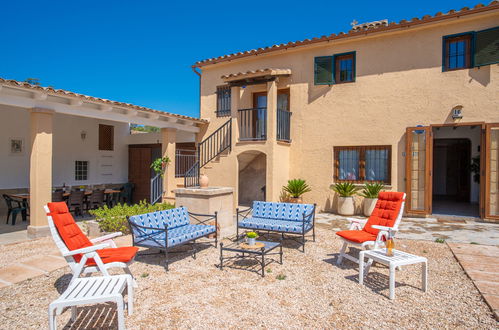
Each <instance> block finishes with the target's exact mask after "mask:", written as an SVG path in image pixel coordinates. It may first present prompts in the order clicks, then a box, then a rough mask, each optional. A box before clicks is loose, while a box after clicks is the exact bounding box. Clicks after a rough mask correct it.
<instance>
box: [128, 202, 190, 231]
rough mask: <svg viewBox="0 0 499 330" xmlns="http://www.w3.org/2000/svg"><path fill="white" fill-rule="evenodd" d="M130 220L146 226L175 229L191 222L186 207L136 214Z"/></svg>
mask: <svg viewBox="0 0 499 330" xmlns="http://www.w3.org/2000/svg"><path fill="white" fill-rule="evenodd" d="M130 221H131V222H133V223H135V224H137V225H140V226H144V227H152V228H165V224H167V225H168V229H174V228H177V227H181V226H185V225H188V224H189V223H190V219H189V214H188V213H187V209H186V208H185V207H176V208H174V209H169V210H163V211H157V212H151V213H145V214H139V215H134V216H131V217H130Z"/></svg>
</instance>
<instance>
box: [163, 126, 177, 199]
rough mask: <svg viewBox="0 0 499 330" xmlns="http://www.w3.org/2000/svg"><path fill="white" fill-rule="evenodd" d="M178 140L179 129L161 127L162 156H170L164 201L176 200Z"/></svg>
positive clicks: (166, 172)
mask: <svg viewBox="0 0 499 330" xmlns="http://www.w3.org/2000/svg"><path fill="white" fill-rule="evenodd" d="M176 142H177V129H175V128H162V129H161V151H162V157H166V156H168V158H170V164H169V165H168V167H167V169H166V171H165V174H164V176H163V189H164V191H165V192H164V194H163V201H166V202H171V203H174V202H175V194H174V193H173V190H175V189H177V184H176V182H175V143H176Z"/></svg>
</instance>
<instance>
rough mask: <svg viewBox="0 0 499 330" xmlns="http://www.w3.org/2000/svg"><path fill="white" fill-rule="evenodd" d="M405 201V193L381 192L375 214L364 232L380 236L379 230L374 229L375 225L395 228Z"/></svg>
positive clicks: (372, 214)
mask: <svg viewBox="0 0 499 330" xmlns="http://www.w3.org/2000/svg"><path fill="white" fill-rule="evenodd" d="M403 201H404V193H402V192H394V191H383V192H380V193H379V196H378V201H377V202H376V206H375V207H374V210H373V213H371V216H370V217H369V219H368V220H367V223H366V225H365V226H364V228H363V229H362V230H363V231H365V232H367V233H369V234H373V235H378V232H379V230H378V229H374V228H372V226H373V225H378V226H385V227H393V225H394V224H395V221H396V220H397V216H398V214H399V212H400V208H401V207H402V202H403Z"/></svg>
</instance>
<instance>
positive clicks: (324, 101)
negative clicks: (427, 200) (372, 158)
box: [200, 12, 499, 209]
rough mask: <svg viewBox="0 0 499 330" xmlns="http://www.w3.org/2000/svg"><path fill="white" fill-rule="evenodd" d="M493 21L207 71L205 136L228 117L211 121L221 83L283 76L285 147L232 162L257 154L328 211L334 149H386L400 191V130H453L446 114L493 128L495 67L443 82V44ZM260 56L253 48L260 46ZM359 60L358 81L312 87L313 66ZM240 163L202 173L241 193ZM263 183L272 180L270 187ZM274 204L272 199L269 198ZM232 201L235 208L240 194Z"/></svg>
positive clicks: (243, 146) (224, 161) (230, 160)
mask: <svg viewBox="0 0 499 330" xmlns="http://www.w3.org/2000/svg"><path fill="white" fill-rule="evenodd" d="M497 22H499V13H498V12H496V13H493V12H492V13H488V14H484V15H481V16H469V17H466V18H463V17H461V18H459V19H456V20H451V21H448V22H444V23H439V24H434V25H431V24H427V25H424V26H420V27H411V28H408V29H406V30H404V31H403V32H391V33H389V34H388V33H385V34H379V35H370V36H368V37H359V38H355V39H353V38H352V39H350V40H342V41H334V42H329V43H325V44H323V45H319V46H313V47H309V48H302V49H298V50H297V49H294V50H289V51H279V52H274V53H272V54H269V55H259V56H257V57H251V58H246V59H242V60H237V61H234V62H224V63H221V64H217V65H211V66H206V67H203V75H202V84H201V100H200V102H201V117H202V118H209V119H210V120H211V123H210V126H209V129H208V131H207V133H210V132H212V131H213V130H215V129H216V128H218V127H219V126H220V125H222V124H223V123H224V122H225V121H226V120H227V119H228V117H224V118H216V116H215V110H216V94H215V91H216V86H217V85H222V84H223V81H222V79H221V76H222V75H224V74H230V73H237V72H245V71H248V70H255V69H262V68H289V69H291V70H292V75H291V77H289V78H284V79H281V80H280V81H279V82H278V88H287V87H289V88H290V104H291V111H292V112H293V116H292V124H291V138H292V142H291V143H290V145H286V146H283V145H280V144H277V143H276V142H273V143H272V146H269V143H268V141H267V142H266V143H262V142H259V143H240V144H237V145H236V146H235V148H234V149H233V152H232V154H236V155H237V154H238V153H240V152H242V151H245V150H258V151H262V152H265V153H266V154H267V159H268V162H272V161H273V162H274V166H276V169H278V170H276V171H274V172H272V171H270V172H269V171H267V173H268V174H271V175H279V176H282V177H281V178H280V179H279V180H278V182H279V183H283V182H284V183H285V179H286V178H284V177H285V176H288V178H297V177H301V178H303V179H306V180H307V181H308V182H309V183H310V185H311V187H312V190H313V191H312V192H310V193H307V194H306V195H305V196H304V201H305V202H316V203H318V204H319V207H320V208H321V209H334V208H335V205H334V202H333V194H332V193H331V191H330V189H329V186H330V184H331V183H332V182H333V147H334V146H348V145H352V146H354V145H391V146H392V188H393V189H394V190H400V191H404V190H405V181H404V179H405V160H404V152H405V129H406V127H409V126H416V125H429V124H441V123H451V122H452V119H451V110H452V108H453V107H455V106H456V105H462V106H463V115H464V118H463V120H462V121H463V122H476V121H485V122H499V95H498V94H499V93H498V91H499V65H497V64H494V65H489V66H485V67H481V68H479V69H478V68H473V69H467V70H458V71H453V72H442V68H441V65H442V36H445V35H451V34H455V33H461V32H467V31H473V30H481V29H486V28H490V27H494V26H497V25H498V23H497ZM256 46H257V45H256ZM349 51H356V71H357V73H356V81H355V82H354V83H348V84H340V85H333V86H315V85H314V81H313V80H314V72H313V71H314V69H313V68H314V57H316V56H326V55H333V54H337V53H343V52H349ZM265 90H266V86H265V85H259V86H248V87H246V88H243V89H242V92H241V95H242V96H241V102H240V107H239V108H244V107H251V99H252V98H251V94H252V93H253V92H256V91H265ZM236 159H237V158H235V157H233V156H231V155H229V156H228V157H223V158H221V159H220V160H219V161H218V162H217V163H214V164H210V166H209V167H208V168H206V169H204V172H206V173H207V174H208V175H209V176H210V181H211V183H212V184H214V185H228V186H232V187H237V173H238V169H237V161H236ZM267 180H272V178H271V177H268V178H267ZM270 198H271V199H275V196H270ZM235 200H237V191H236V196H235Z"/></svg>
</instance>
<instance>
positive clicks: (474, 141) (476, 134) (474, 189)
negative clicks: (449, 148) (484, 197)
mask: <svg viewBox="0 0 499 330" xmlns="http://www.w3.org/2000/svg"><path fill="white" fill-rule="evenodd" d="M480 130H481V128H480V126H476V127H475V128H473V129H471V128H470V126H460V127H457V128H456V129H453V128H452V127H440V128H439V129H438V130H437V129H434V130H433V133H434V134H433V137H434V138H435V139H456V138H465V139H469V140H470V141H471V157H475V156H478V155H480V152H479V151H478V146H479V145H480V138H481V135H480ZM470 161H471V160H470ZM441 165H442V166H445V164H441ZM442 178H445V176H442ZM470 182H471V191H470V201H471V202H472V203H478V201H479V198H480V184H478V183H476V182H475V181H474V180H473V173H471V175H470ZM433 191H434V193H436V194H438V193H441V194H444V193H445V191H443V190H439V187H438V185H437V186H434V187H433Z"/></svg>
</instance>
